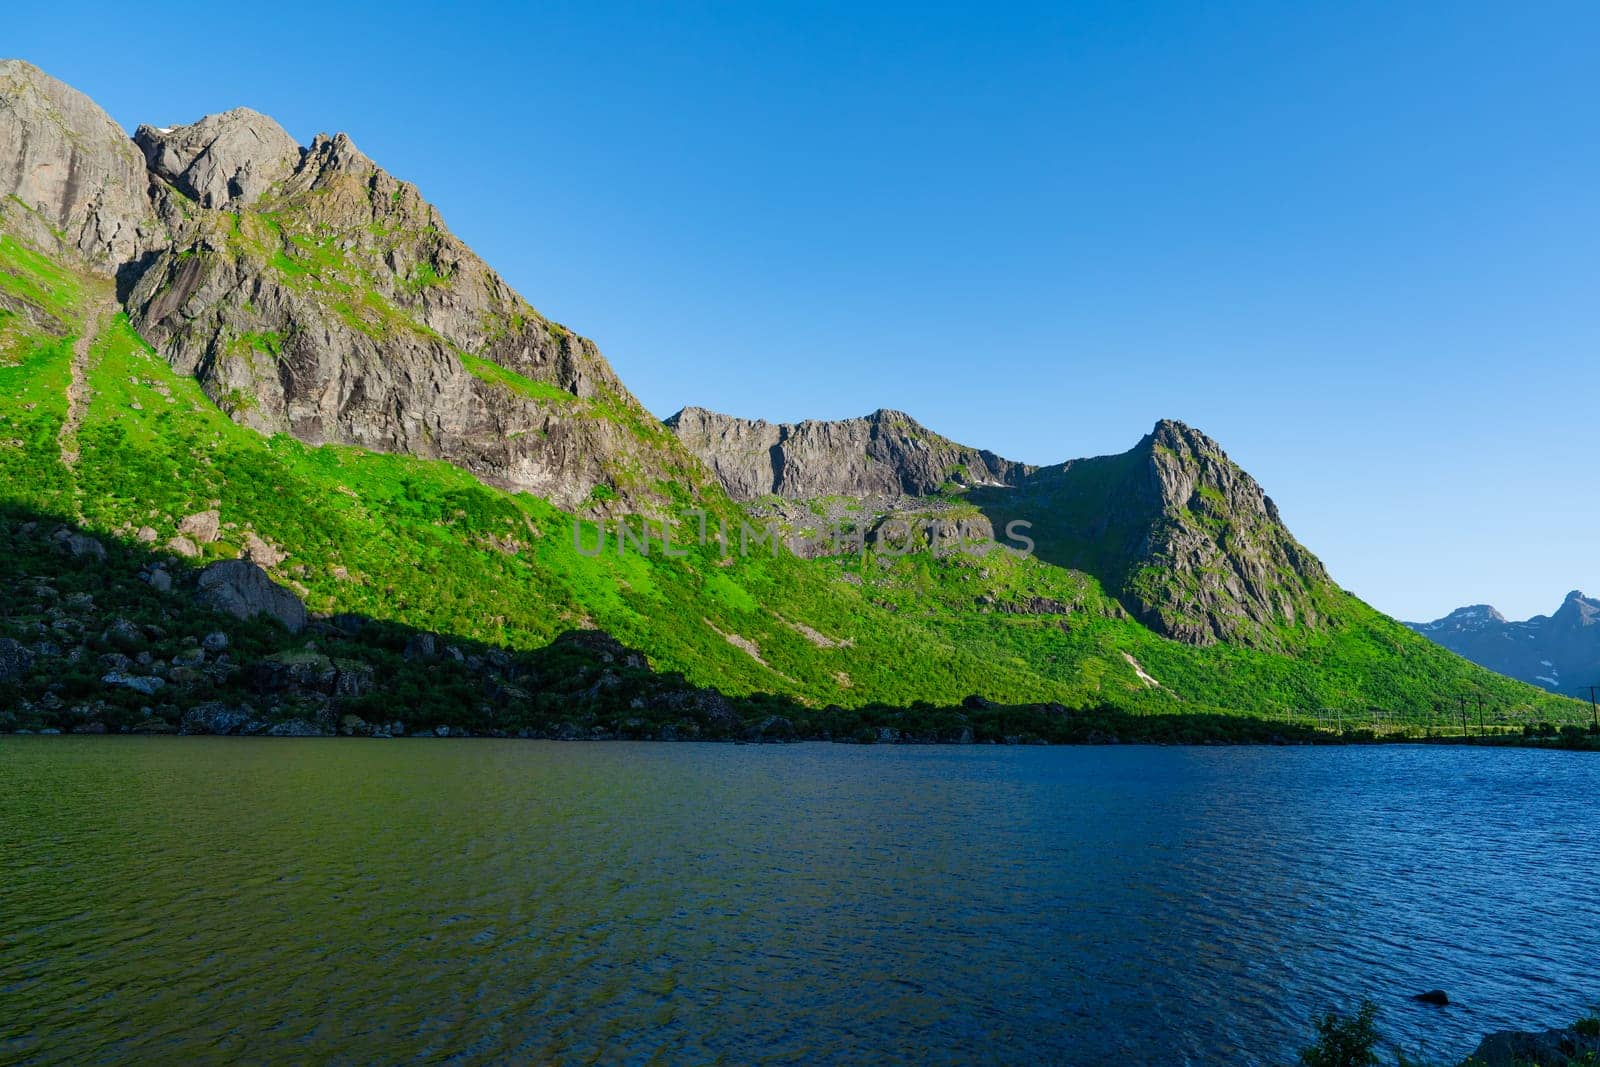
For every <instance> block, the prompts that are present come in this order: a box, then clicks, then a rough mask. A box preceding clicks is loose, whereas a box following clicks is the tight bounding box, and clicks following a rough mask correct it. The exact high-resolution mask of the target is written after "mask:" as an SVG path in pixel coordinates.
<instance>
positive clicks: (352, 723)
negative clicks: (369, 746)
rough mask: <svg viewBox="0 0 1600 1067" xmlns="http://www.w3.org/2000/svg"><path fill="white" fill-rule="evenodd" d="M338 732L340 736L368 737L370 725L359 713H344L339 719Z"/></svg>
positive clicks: (370, 729) (370, 731)
mask: <svg viewBox="0 0 1600 1067" xmlns="http://www.w3.org/2000/svg"><path fill="white" fill-rule="evenodd" d="M385 733H387V731H385ZM339 734H340V736H342V737H370V736H372V725H371V724H370V723H368V722H367V720H365V719H363V718H362V717H361V716H359V715H346V716H345V717H344V718H342V719H340V720H339Z"/></svg>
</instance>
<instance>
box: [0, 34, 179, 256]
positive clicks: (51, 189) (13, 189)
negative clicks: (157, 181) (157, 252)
mask: <svg viewBox="0 0 1600 1067" xmlns="http://www.w3.org/2000/svg"><path fill="white" fill-rule="evenodd" d="M148 184H149V181H148V179H147V177H146V175H145V166H144V160H143V159H142V158H141V157H140V155H139V150H138V149H137V148H135V147H134V145H133V142H131V141H130V140H128V135H127V134H126V133H124V132H123V130H122V128H121V127H120V126H118V125H117V124H116V123H115V122H114V121H112V119H111V116H109V115H107V114H106V113H105V112H104V111H102V110H101V109H100V107H99V106H98V105H97V104H95V102H94V101H92V100H90V99H89V98H88V97H87V96H85V95H83V94H82V93H80V92H78V91H77V90H76V89H73V88H72V87H71V86H68V85H65V84H63V83H62V82H59V81H57V80H56V79H54V78H52V77H50V76H49V75H48V74H45V73H44V72H43V71H41V70H40V69H39V68H37V67H35V66H33V65H32V64H29V63H24V62H22V61H21V60H16V59H6V60H0V202H4V201H6V200H7V198H9V197H15V198H16V199H15V200H13V201H10V202H7V203H4V205H3V207H0V219H3V221H4V223H5V226H6V228H8V229H10V230H12V231H14V232H16V233H18V234H19V235H20V236H22V237H23V238H24V239H26V240H28V241H29V243H31V244H33V245H34V246H35V247H38V248H44V249H53V248H57V247H61V246H64V247H65V248H68V249H71V250H73V251H75V252H76V253H78V254H79V255H81V256H83V257H85V258H87V259H88V260H89V261H90V262H91V263H93V264H94V265H96V266H97V267H99V268H100V269H102V270H105V271H107V272H109V271H113V270H115V269H116V268H117V267H119V266H121V265H122V264H124V263H126V262H128V261H130V260H132V259H134V258H136V257H137V256H138V255H139V254H140V253H142V252H144V251H146V250H147V249H149V248H151V247H153V246H157V245H159V244H161V243H163V242H164V241H165V238H166V235H165V232H164V229H163V227H162V225H161V223H160V222H159V221H158V220H157V218H156V213H155V211H154V209H153V208H152V206H151V203H150V200H149V198H148V197H147V196H146V193H145V189H146V187H147V185H148Z"/></svg>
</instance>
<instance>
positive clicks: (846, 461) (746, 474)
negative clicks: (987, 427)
mask: <svg viewBox="0 0 1600 1067" xmlns="http://www.w3.org/2000/svg"><path fill="white" fill-rule="evenodd" d="M667 426H668V427H670V428H671V429H672V431H673V433H675V434H676V435H677V437H678V440H680V441H682V442H683V443H684V444H685V445H686V446H687V447H688V448H689V450H690V451H691V452H693V453H694V454H695V455H697V456H699V457H700V458H701V459H702V460H703V461H705V463H706V464H707V465H708V466H709V467H710V468H711V469H712V471H713V472H714V473H715V474H716V475H717V477H718V478H719V479H720V480H721V482H722V484H723V487H724V488H726V489H727V490H728V493H729V495H730V496H732V497H733V498H734V499H735V500H755V499H757V498H759V497H763V496H779V497H784V498H788V499H796V500H804V499H812V498H817V497H825V496H850V497H898V496H912V497H918V496H927V495H930V494H932V493H936V492H939V491H940V489H941V488H943V487H947V486H948V487H966V486H981V485H1009V484H1012V483H1013V482H1015V481H1016V480H1017V479H1019V478H1022V477H1024V476H1026V475H1027V474H1028V472H1029V471H1030V470H1031V468H1029V467H1027V466H1026V465H1025V464H1021V463H1014V462H1012V461H1011V460H1008V459H1002V458H1001V457H999V456H997V455H995V454H994V453H993V452H987V451H980V450H979V449H975V448H968V447H966V446H965V445H959V444H956V443H955V442H954V441H951V440H949V439H948V438H945V437H941V436H939V435H938V434H936V433H934V432H933V431H931V430H929V429H927V428H925V427H923V426H921V425H919V424H918V423H917V421H916V420H915V419H913V418H911V416H909V415H907V414H905V413H904V412H899V411H886V410H878V411H875V412H873V413H872V414H871V415H867V416H864V417H862V418H859V419H842V420H839V421H836V422H827V421H821V420H807V421H805V422H801V423H793V424H790V423H769V422H764V421H760V420H751V419H739V418H734V417H732V416H729V415H719V414H717V413H716V412H713V411H707V410H705V409H704V408H695V407H689V408H684V409H683V410H682V411H680V412H678V413H677V414H676V415H673V416H671V417H670V418H668V419H667Z"/></svg>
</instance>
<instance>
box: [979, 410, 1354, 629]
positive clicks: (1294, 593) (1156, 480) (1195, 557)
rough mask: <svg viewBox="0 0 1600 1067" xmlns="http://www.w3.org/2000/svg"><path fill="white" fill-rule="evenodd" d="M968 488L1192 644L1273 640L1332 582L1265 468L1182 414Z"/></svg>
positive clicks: (1047, 548) (1052, 555)
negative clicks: (1121, 441) (1130, 437)
mask: <svg viewBox="0 0 1600 1067" xmlns="http://www.w3.org/2000/svg"><path fill="white" fill-rule="evenodd" d="M968 499H969V500H970V501H971V502H972V503H974V504H976V505H977V506H978V507H980V508H981V509H983V511H984V512H985V514H987V515H988V516H989V517H990V519H991V520H992V521H993V522H994V526H995V528H996V530H1004V529H1005V528H1006V526H1007V524H1008V523H1009V522H1010V521H1011V520H1013V519H1016V520H1025V521H1027V522H1028V523H1030V524H1031V526H1030V528H1029V531H1028V532H1029V536H1030V537H1031V538H1032V539H1033V540H1035V542H1036V554H1037V555H1038V556H1039V558H1041V559H1043V560H1045V561H1046V562H1049V563H1054V564H1057V565H1058V566H1063V567H1068V568H1071V569H1076V570H1082V571H1086V572H1089V573H1091V574H1094V575H1095V576H1096V577H1098V578H1099V579H1100V581H1101V582H1102V584H1103V585H1104V586H1105V587H1106V588H1107V590H1108V591H1110V592H1111V593H1113V594H1114V595H1115V596H1117V597H1118V599H1119V600H1120V601H1121V602H1122V604H1123V605H1125V606H1126V608H1127V609H1128V611H1129V612H1130V613H1131V614H1133V615H1134V616H1135V617H1137V618H1138V619H1139V620H1140V621H1141V622H1143V623H1144V624H1145V625H1146V626H1149V627H1150V628H1151V629H1153V630H1155V631H1156V632H1157V633H1160V634H1162V635H1164V636H1167V637H1171V638H1174V639H1176V640H1179V641H1184V642H1187V643H1190V644H1200V645H1206V644H1212V643H1214V642H1217V641H1229V642H1234V643H1239V644H1247V645H1254V646H1257V647H1273V646H1274V645H1275V643H1276V641H1277V631H1278V629H1279V628H1280V627H1283V626H1287V625H1294V624H1304V625H1316V624H1317V622H1318V618H1319V616H1318V607H1317V604H1318V602H1319V599H1320V597H1321V594H1322V592H1323V591H1325V590H1326V589H1328V588H1329V587H1330V584H1331V583H1330V582H1329V579H1328V574H1327V571H1326V570H1324V569H1323V566H1322V564H1321V562H1320V561H1318V560H1317V558H1316V557H1315V556H1313V555H1312V554H1311V553H1310V552H1308V551H1307V550H1306V549H1305V548H1304V547H1303V546H1302V545H1300V543H1299V542H1297V541H1296V540H1295V539H1294V537H1293V535H1291V534H1290V533H1289V531H1288V530H1287V529H1286V528H1285V527H1284V525H1283V521H1282V519H1281V517H1280V516H1279V514H1278V509H1277V506H1276V505H1275V504H1273V502H1272V500H1271V498H1270V497H1268V496H1267V495H1266V493H1265V492H1263V491H1262V489H1261V486H1260V485H1258V484H1257V483H1256V481H1255V479H1253V478H1251V477H1250V475H1248V474H1246V473H1245V472H1244V471H1243V470H1242V469H1241V468H1240V467H1239V466H1238V465H1237V464H1236V463H1234V462H1233V461H1232V460H1230V459H1229V458H1228V456H1227V455H1226V454H1225V453H1224V452H1223V451H1222V448H1221V446H1219V445H1218V444H1217V443H1216V442H1215V441H1213V440H1212V439H1211V438H1209V437H1207V436H1206V435H1205V434H1203V433H1200V432H1199V431H1198V430H1194V429H1191V428H1190V427H1188V426H1185V425H1184V424H1183V423H1180V422H1173V421H1171V420H1163V421H1161V422H1159V423H1157V424H1156V427H1155V429H1154V430H1153V431H1151V433H1149V434H1148V435H1146V436H1145V437H1144V439H1143V440H1141V441H1140V442H1139V443H1138V444H1137V445H1135V446H1134V447H1133V448H1132V449H1130V450H1129V451H1127V452H1124V453H1121V454H1120V455H1115V456H1100V457H1097V458H1093V459H1080V460H1071V461H1069V462H1067V463H1063V464H1060V465H1058V466H1054V467H1045V468H1042V469H1040V470H1038V471H1036V472H1034V473H1033V474H1031V475H1029V476H1028V477H1027V478H1025V479H1023V480H1022V481H1021V482H1019V483H1018V484H1017V485H1016V486H1015V487H1013V488H1009V489H1004V490H1001V489H977V490H974V491H973V492H972V493H970V494H968Z"/></svg>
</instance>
